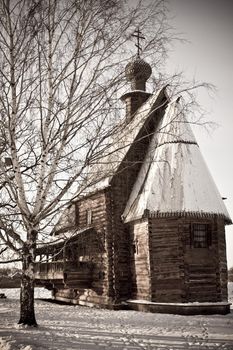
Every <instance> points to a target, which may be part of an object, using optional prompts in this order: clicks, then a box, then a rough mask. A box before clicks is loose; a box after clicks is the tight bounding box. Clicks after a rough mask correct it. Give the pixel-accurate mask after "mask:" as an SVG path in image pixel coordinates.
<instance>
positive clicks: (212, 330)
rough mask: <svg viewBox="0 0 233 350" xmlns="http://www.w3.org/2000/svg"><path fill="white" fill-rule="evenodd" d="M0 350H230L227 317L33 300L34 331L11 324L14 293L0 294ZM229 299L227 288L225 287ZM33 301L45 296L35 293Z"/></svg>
mask: <svg viewBox="0 0 233 350" xmlns="http://www.w3.org/2000/svg"><path fill="white" fill-rule="evenodd" d="M1 292H4V293H5V294H6V295H7V299H0V350H14V349H15V350H16V349H17V350H34V349H38V350H45V349H54V350H55V349H56V350H74V349H75V350H100V349H101V350H102V349H113V350H115V349H118V350H120V349H121V350H152V349H153V350H158V349H160V350H182V349H184V350H199V349H201V350H213V349H214V350H215V349H220V350H223V349H225V350H233V309H232V312H231V313H230V314H228V315H225V316H224V315H209V316H201V315H199V316H179V315H168V314H151V313H142V312H135V311H110V310H98V309H91V308H87V307H81V306H72V305H60V304H55V303H50V302H47V301H43V300H39V299H37V300H36V316H37V321H38V324H39V327H37V328H25V327H22V326H19V325H17V320H18V318H19V291H18V290H17V289H5V290H1ZM230 294H231V298H232V295H233V284H231V285H230ZM36 297H37V298H45V297H49V294H48V292H47V291H46V290H43V289H36Z"/></svg>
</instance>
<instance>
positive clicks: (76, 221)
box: [75, 203, 79, 226]
mask: <svg viewBox="0 0 233 350" xmlns="http://www.w3.org/2000/svg"><path fill="white" fill-rule="evenodd" d="M75 225H76V226H79V206H78V204H77V203H76V204H75Z"/></svg>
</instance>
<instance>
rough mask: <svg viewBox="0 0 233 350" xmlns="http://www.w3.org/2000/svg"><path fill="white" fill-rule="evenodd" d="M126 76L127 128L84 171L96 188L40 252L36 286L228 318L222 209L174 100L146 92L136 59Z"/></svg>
mask: <svg viewBox="0 0 233 350" xmlns="http://www.w3.org/2000/svg"><path fill="white" fill-rule="evenodd" d="M125 73H126V78H127V79H128V81H130V83H131V91H129V92H127V93H126V94H124V95H123V96H122V98H121V99H122V101H124V102H125V105H126V116H125V123H124V125H123V126H122V128H120V130H119V132H118V133H117V134H116V135H115V136H114V142H113V143H112V146H111V149H110V150H109V152H108V155H103V160H102V161H101V164H100V165H98V166H97V165H96V166H93V167H92V168H91V169H90V174H91V173H92V174H93V176H95V177H96V183H95V185H92V186H90V187H89V188H87V191H86V193H85V194H84V195H83V196H82V198H81V199H79V200H77V201H76V202H75V203H72V204H71V205H70V207H69V208H68V210H67V211H66V212H65V213H64V215H63V217H62V220H61V222H60V223H59V226H58V227H57V229H56V235H55V236H54V241H53V242H52V243H50V244H49V245H45V246H44V247H43V246H41V247H40V248H38V252H37V254H38V257H39V258H38V262H37V263H36V264H35V281H36V284H37V285H43V286H45V287H46V288H48V289H51V291H52V295H53V298H54V299H56V300H60V301H67V302H71V303H74V304H80V305H87V306H96V307H105V308H111V309H120V308H131V309H135V310H143V311H152V312H166V313H178V314H198V313H223V314H224V313H228V312H229V310H230V304H229V303H228V299H227V298H228V296H227V263H226V244H225V225H227V224H231V219H230V217H229V214H228V212H227V209H226V207H225V205H224V203H223V200H222V198H221V196H220V194H219V192H218V190H217V188H216V186H215V183H214V182H213V179H212V177H211V175H210V173H209V171H208V168H207V166H206V164H205V161H204V159H203V158H202V155H201V152H200V149H199V146H198V144H197V142H196V139H195V137H194V135H193V133H192V130H191V127H190V125H189V123H188V122H187V120H186V118H185V115H184V113H183V111H182V107H181V104H180V103H179V100H170V99H169V96H168V94H167V92H166V88H163V89H161V90H160V91H157V92H155V93H153V94H150V93H148V92H146V91H145V90H146V89H145V87H146V81H147V79H148V78H149V77H150V75H151V67H150V65H149V64H148V63H146V62H145V61H144V60H142V59H141V58H140V57H137V58H136V59H135V60H133V61H132V62H130V63H128V65H127V66H126V70H125ZM90 176H91V175H90ZM39 259H41V261H39Z"/></svg>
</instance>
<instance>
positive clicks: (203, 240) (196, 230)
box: [191, 224, 211, 248]
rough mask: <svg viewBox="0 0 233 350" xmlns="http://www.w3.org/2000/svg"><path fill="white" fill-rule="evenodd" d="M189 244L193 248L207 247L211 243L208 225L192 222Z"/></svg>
mask: <svg viewBox="0 0 233 350" xmlns="http://www.w3.org/2000/svg"><path fill="white" fill-rule="evenodd" d="M191 245H192V246H193V247H194V248H208V247H209V246H210V245H211V232H210V225H208V224H192V232H191Z"/></svg>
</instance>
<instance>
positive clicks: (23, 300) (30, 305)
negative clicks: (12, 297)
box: [18, 244, 37, 327]
mask: <svg viewBox="0 0 233 350" xmlns="http://www.w3.org/2000/svg"><path fill="white" fill-rule="evenodd" d="M33 251H34V248H33V244H27V245H25V247H24V253H23V258H22V259H23V263H22V280H21V290H20V319H19V322H18V323H19V324H24V325H28V326H34V327H36V326H37V322H36V317H35V309H34V277H33V272H34V252H33Z"/></svg>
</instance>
